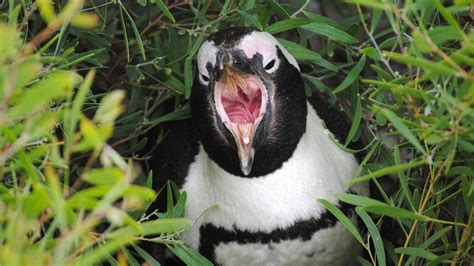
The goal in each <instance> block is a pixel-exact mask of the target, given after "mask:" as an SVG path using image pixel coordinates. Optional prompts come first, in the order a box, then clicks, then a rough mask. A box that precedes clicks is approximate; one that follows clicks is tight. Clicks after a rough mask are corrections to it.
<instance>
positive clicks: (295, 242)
mask: <svg viewBox="0 0 474 266" xmlns="http://www.w3.org/2000/svg"><path fill="white" fill-rule="evenodd" d="M198 71H199V73H198V77H197V78H196V82H195V86H194V87H193V91H192V95H191V112H192V118H191V121H180V122H173V123H172V125H171V126H170V128H171V132H170V134H169V136H170V137H169V138H166V139H165V140H164V142H163V143H162V144H160V146H159V147H158V149H157V151H156V152H155V154H156V155H155V157H154V158H153V161H152V165H153V169H154V173H155V174H156V177H155V180H156V181H158V182H156V186H155V187H157V188H158V187H160V186H161V185H162V184H164V183H165V182H166V179H167V178H170V179H172V180H173V181H174V182H175V183H176V184H177V185H178V186H180V189H181V190H182V191H186V193H187V203H186V211H185V213H186V217H187V218H189V219H191V220H193V221H194V224H193V226H192V228H191V229H190V230H188V231H187V232H186V233H185V234H184V240H185V241H186V244H187V245H189V246H190V247H191V248H193V249H195V250H198V251H199V252H200V253H201V254H202V255H204V256H205V257H207V258H208V259H210V260H212V261H214V262H215V263H217V264H219V265H327V264H329V263H331V264H334V265H350V264H351V263H354V262H355V257H356V255H357V253H358V252H357V250H359V247H358V244H357V243H356V240H355V239H354V238H353V236H352V235H351V234H350V233H349V232H348V231H347V230H346V229H345V228H344V226H343V225H341V224H340V223H339V222H338V221H337V220H336V218H334V217H333V216H332V215H331V214H330V213H329V212H328V211H327V210H326V209H325V208H324V207H323V206H322V205H321V204H319V203H318V201H317V199H325V200H327V201H329V202H331V203H333V204H335V205H337V206H339V208H340V209H341V210H342V211H343V212H344V213H345V214H346V215H347V216H349V217H350V218H351V219H352V220H353V222H356V221H355V215H354V211H353V209H352V208H351V207H350V206H348V205H346V204H343V203H340V202H338V200H337V199H336V197H335V195H336V194H337V193H342V192H348V191H349V189H348V180H349V179H350V178H352V177H353V175H354V172H355V169H356V168H357V166H358V163H357V160H356V158H355V157H354V155H352V154H349V153H347V152H344V151H343V150H341V149H340V148H339V147H338V146H337V144H336V143H335V141H337V140H340V141H341V140H344V139H345V136H346V135H347V132H348V130H349V128H350V125H348V123H347V122H345V120H344V116H343V115H342V114H340V113H339V112H338V111H336V110H335V109H334V108H332V107H330V106H329V105H328V104H327V103H326V102H324V101H322V100H321V99H316V101H315V103H314V105H310V104H309V102H308V101H307V100H306V98H305V95H304V85H303V82H302V78H301V75H300V73H299V68H298V65H297V63H296V60H295V59H294V58H293V57H292V56H291V55H290V54H289V53H288V52H287V51H286V50H285V49H284V47H282V46H281V45H280V44H279V43H278V42H277V41H276V40H275V39H274V38H273V37H272V36H271V35H270V34H268V33H265V32H260V31H257V30H254V29H252V28H230V29H226V30H223V31H221V32H218V33H216V34H214V35H211V36H210V37H209V39H208V41H206V42H205V43H204V44H203V45H202V47H201V49H200V52H199V53H198ZM328 129H329V130H328ZM351 192H352V193H357V194H363V195H365V194H367V193H368V192H367V188H366V187H364V186H358V187H355V188H351ZM162 194H163V193H162ZM165 203H166V202H165V200H164V197H163V196H162V195H160V197H159V198H158V199H157V202H156V203H155V204H154V205H152V207H151V208H152V209H156V208H158V209H161V210H163V209H164V206H165V205H164V204H165ZM155 255H156V254H155ZM156 256H158V255H156Z"/></svg>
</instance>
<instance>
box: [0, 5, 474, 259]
mask: <svg viewBox="0 0 474 266" xmlns="http://www.w3.org/2000/svg"><path fill="white" fill-rule="evenodd" d="M394 2H399V1H390V0H388V1H382V0H380V1H379V0H374V1H367V0H366V1H364V0H354V1H352V0H351V1H347V2H340V1H326V0H324V1H320V6H322V7H323V8H320V10H319V13H318V12H316V11H315V10H310V9H309V8H310V7H312V6H313V5H311V4H310V3H309V1H292V4H282V3H279V2H278V1H261V2H260V1H241V2H237V1H195V2H194V3H191V2H188V1H182V2H175V1H161V0H160V1H150V2H148V1H145V0H138V1H136V2H135V1H121V2H120V1H119V2H116V1H110V2H107V1H85V2H83V1H79V0H73V1H64V3H62V2H60V1H54V2H51V1H36V2H35V4H28V3H27V2H21V3H18V2H17V1H13V0H10V1H7V3H1V4H0V36H2V37H1V41H0V264H5V265H25V264H36V265H37V264H53V263H54V264H61V265H66V264H67V265H69V264H81V265H83V264H91V263H99V262H106V261H107V262H110V263H112V264H118V263H119V262H121V261H124V260H128V263H129V264H131V265H138V262H137V261H136V260H135V259H133V258H132V256H131V253H135V254H138V256H139V257H142V258H143V259H145V260H147V261H148V262H149V263H150V264H151V265H156V262H155V261H153V259H152V258H150V257H149V255H148V254H146V252H145V251H143V250H141V249H140V248H138V247H131V246H132V245H133V244H134V243H136V242H137V241H139V240H142V241H154V242H157V243H161V244H167V245H168V246H170V249H171V250H172V251H173V252H174V253H175V254H176V255H177V256H178V257H180V258H181V259H183V260H184V261H185V262H187V263H189V264H193V263H195V264H197V265H203V264H207V263H208V262H207V260H205V259H204V258H203V257H201V256H200V255H199V254H197V253H196V252H194V251H192V250H190V249H189V248H187V247H186V246H185V245H183V243H182V242H181V241H180V240H179V234H180V233H181V232H182V231H183V230H186V229H187V228H189V226H190V225H191V223H192V221H188V220H186V219H183V218H181V217H182V216H183V212H182V211H180V210H182V209H183V204H184V202H185V199H186V194H185V193H181V194H180V193H179V192H178V191H176V189H175V188H174V186H173V185H172V184H170V185H169V186H168V187H167V189H166V191H164V190H163V192H161V193H167V194H168V196H169V197H168V198H169V204H168V206H169V207H168V211H167V212H166V213H165V214H160V213H154V214H153V215H152V217H143V216H142V215H143V211H144V209H145V208H146V206H147V205H148V204H149V203H150V202H151V201H152V200H153V199H154V197H155V196H156V193H157V191H153V190H152V189H151V183H152V173H149V172H148V171H147V169H146V167H145V169H143V170H144V171H143V172H144V173H143V172H140V171H139V170H138V169H137V167H135V164H134V162H142V161H146V159H147V158H148V156H149V154H141V153H138V152H139V151H141V150H143V149H144V148H145V147H146V148H147V150H151V149H152V147H154V146H156V144H158V142H159V141H160V140H161V139H162V138H163V137H165V134H166V129H164V130H163V131H162V134H161V135H160V137H159V138H158V139H147V138H146V136H147V134H146V133H148V132H149V131H150V130H152V129H153V128H159V127H161V124H162V123H164V122H167V121H170V120H178V119H185V118H188V117H189V105H188V104H187V98H188V97H189V95H190V92H191V86H192V81H193V60H194V57H195V54H196V52H197V50H198V48H199V46H200V44H201V42H202V41H203V40H204V39H205V38H206V37H207V36H208V35H209V34H211V33H212V32H215V31H217V30H219V29H222V28H225V27H229V26H238V25H240V26H253V27H256V28H259V29H263V30H267V31H269V32H271V33H272V34H274V35H275V36H276V37H278V38H279V39H280V40H282V41H281V42H282V44H283V45H284V46H285V47H286V48H287V49H288V50H289V51H290V52H291V53H292V54H294V56H295V58H296V59H297V60H298V61H299V64H300V66H301V69H302V70H303V78H304V81H305V84H306V94H307V95H308V96H311V95H313V94H316V93H318V94H319V93H321V94H323V95H325V97H327V98H328V99H329V100H330V101H331V102H332V103H334V104H336V105H339V106H340V107H341V108H343V109H344V111H345V112H346V114H347V117H348V118H349V119H351V120H352V127H351V130H350V134H349V136H348V138H347V140H346V141H345V143H344V144H341V148H343V149H345V150H347V151H349V152H355V151H351V150H350V149H349V148H347V145H348V144H349V143H350V142H351V141H356V140H359V139H362V140H363V142H364V143H365V144H366V147H364V152H365V154H366V156H365V158H364V159H363V160H362V163H361V165H360V167H359V168H358V169H357V175H356V176H355V179H354V180H353V181H352V185H354V184H356V183H359V182H373V183H374V185H375V187H376V188H377V190H378V193H377V194H380V197H378V199H377V200H374V199H368V198H363V197H357V196H354V195H347V194H342V195H338V198H339V199H340V200H341V201H344V202H347V203H349V204H352V205H354V206H355V207H356V208H355V209H356V213H357V214H358V215H359V216H360V218H361V221H362V223H363V226H366V227H367V230H360V229H358V228H357V227H356V226H354V225H352V224H351V221H350V220H349V219H347V218H345V217H344V214H342V213H341V212H340V211H338V210H337V208H336V207H335V206H332V205H331V204H330V203H328V202H321V204H323V205H324V206H326V207H327V208H328V209H329V210H330V211H331V213H333V214H334V215H335V216H336V217H338V218H339V219H340V220H341V221H342V222H343V224H344V225H345V226H347V227H348V228H349V229H350V231H351V232H352V233H353V234H354V236H355V237H356V238H357V239H358V240H359V242H360V243H361V245H362V246H363V247H364V248H365V250H367V253H368V256H367V257H366V258H359V259H358V261H359V262H360V263H361V264H363V265H385V264H388V265H393V264H395V265H407V264H408V265H425V264H428V265H436V264H451V265H456V264H459V265H468V264H472V263H473V259H472V252H473V251H472V247H473V237H472V223H473V221H472V219H473V215H474V214H473V210H474V208H473V202H474V182H473V176H474V170H473V169H474V156H473V154H474V127H473V125H474V109H473V105H474V85H473V82H474V71H473V70H472V66H473V65H474V60H473V54H474V33H473V32H472V31H471V27H472V25H471V19H470V12H471V13H472V11H471V9H472V4H471V3H470V1H463V0H459V1H440V0H436V1H404V2H405V3H404V4H395V3H394ZM320 11H323V12H322V13H321V12H320ZM328 14H330V15H328ZM165 103H166V104H165ZM387 143H391V144H387ZM172 194H176V195H175V196H176V197H175V198H176V202H172V199H173V197H172V196H171V195H172ZM315 201H316V199H315ZM156 217H161V219H158V220H154V219H151V220H150V219H147V218H156ZM387 228H388V229H387ZM387 230H389V231H387ZM364 232H367V233H364ZM156 236H158V237H156ZM127 247H128V249H127Z"/></svg>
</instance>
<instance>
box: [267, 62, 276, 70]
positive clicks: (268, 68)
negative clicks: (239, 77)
mask: <svg viewBox="0 0 474 266" xmlns="http://www.w3.org/2000/svg"><path fill="white" fill-rule="evenodd" d="M273 66H275V59H273V60H272V61H270V62H268V64H267V65H266V66H265V70H267V71H268V70H270V69H272V68H273Z"/></svg>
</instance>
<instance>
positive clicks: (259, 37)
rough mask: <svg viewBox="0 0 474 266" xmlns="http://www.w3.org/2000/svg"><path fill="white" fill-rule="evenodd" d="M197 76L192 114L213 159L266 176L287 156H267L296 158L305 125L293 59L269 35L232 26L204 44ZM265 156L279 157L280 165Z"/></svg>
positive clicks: (301, 88) (300, 84) (300, 86)
mask: <svg viewBox="0 0 474 266" xmlns="http://www.w3.org/2000/svg"><path fill="white" fill-rule="evenodd" d="M197 72H198V73H196V75H195V76H196V78H195V81H194V86H193V89H192V93H191V114H192V120H193V124H194V127H195V128H196V129H197V130H198V133H199V138H200V141H201V143H202V144H203V146H204V149H205V150H206V152H207V153H208V154H209V155H210V157H211V159H213V160H214V161H216V162H217V163H218V164H219V165H220V166H221V167H222V168H224V169H225V170H227V171H229V172H231V173H233V174H236V175H239V176H259V175H264V174H265V173H268V172H271V171H273V170H275V169H273V168H275V167H277V166H278V165H280V166H281V164H282V163H283V161H282V160H286V159H288V158H286V159H285V158H279V156H278V155H272V154H264V153H265V152H272V151H274V152H278V151H281V150H282V149H287V150H290V152H289V153H290V156H291V153H292V150H291V149H293V150H294V148H295V147H296V143H297V142H298V141H299V138H300V137H301V135H302V133H303V132H304V127H305V121H306V120H305V117H306V102H305V95H304V85H303V81H302V78H301V75H300V72H299V67H298V64H297V62H296V60H295V59H294V57H293V56H292V55H291V54H289V53H288V52H287V51H286V49H285V48H284V47H283V46H282V45H281V44H280V43H279V42H278V41H277V40H276V39H275V38H274V37H273V36H272V35H270V34H269V33H267V32H262V31H258V30H256V29H253V28H247V27H238V28H228V29H224V30H221V31H219V32H217V33H214V34H213V35H211V36H210V37H209V38H208V39H207V40H206V41H205V42H204V43H203V44H202V46H201V48H200V50H199V52H198V54H197ZM295 141H296V142H295ZM292 146H294V147H292ZM287 153H288V152H287ZM264 156H270V157H272V156H276V158H275V159H276V160H277V162H276V164H275V163H269V162H268V158H264ZM283 157H285V156H283ZM239 168H240V171H239Z"/></svg>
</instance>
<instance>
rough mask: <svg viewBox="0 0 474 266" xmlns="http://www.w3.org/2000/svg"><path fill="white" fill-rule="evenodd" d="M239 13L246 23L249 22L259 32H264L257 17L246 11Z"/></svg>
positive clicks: (239, 11)
mask: <svg viewBox="0 0 474 266" xmlns="http://www.w3.org/2000/svg"><path fill="white" fill-rule="evenodd" d="M237 12H238V13H239V15H240V16H241V17H242V18H244V21H245V22H248V23H249V24H250V25H251V26H254V27H255V28H257V29H259V30H263V27H262V24H260V21H258V19H257V18H256V17H255V16H253V15H250V14H249V13H247V12H245V11H241V10H237Z"/></svg>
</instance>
